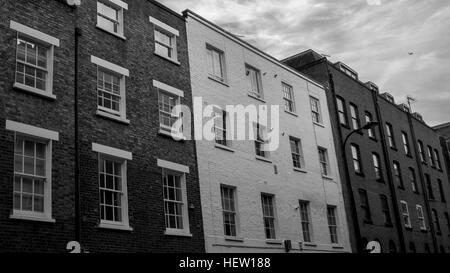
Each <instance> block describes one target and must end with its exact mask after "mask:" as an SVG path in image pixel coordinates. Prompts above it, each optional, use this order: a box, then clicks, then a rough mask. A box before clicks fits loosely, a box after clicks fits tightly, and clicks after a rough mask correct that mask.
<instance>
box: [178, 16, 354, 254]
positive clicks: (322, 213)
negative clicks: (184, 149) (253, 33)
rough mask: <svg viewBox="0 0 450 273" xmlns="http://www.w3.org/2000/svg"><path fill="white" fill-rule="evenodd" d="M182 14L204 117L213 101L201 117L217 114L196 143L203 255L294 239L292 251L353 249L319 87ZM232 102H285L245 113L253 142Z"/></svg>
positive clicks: (270, 248) (264, 248) (267, 247)
mask: <svg viewBox="0 0 450 273" xmlns="http://www.w3.org/2000/svg"><path fill="white" fill-rule="evenodd" d="M184 14H185V17H186V18H187V19H186V20H187V32H188V44H189V57H190V65H191V83H192V94H193V96H194V100H197V99H200V98H201V101H200V103H201V105H198V106H199V107H203V108H204V109H205V110H204V112H205V113H206V112H208V111H207V110H206V109H207V107H208V106H210V105H215V106H214V107H213V108H212V109H209V110H210V112H211V113H209V114H208V117H209V118H207V117H205V118H204V119H203V122H204V123H205V125H206V123H207V122H209V121H210V120H211V118H212V117H214V119H215V121H214V127H213V130H214V135H213V137H212V139H211V141H208V140H197V154H198V156H197V157H198V164H199V167H198V168H199V179H200V189H201V198H202V206H203V208H202V211H203V223H204V229H205V244H206V251H207V252H286V248H285V246H286V244H289V243H290V246H291V247H292V249H290V252H296V253H299V252H349V251H350V250H351V249H350V242H349V239H348V237H349V235H348V230H347V221H346V212H345V210H344V206H343V199H342V189H341V183H340V181H341V180H340V175H339V170H338V166H337V159H336V156H335V154H336V153H335V147H334V143H333V135H332V128H331V121H330V115H329V113H328V107H327V98H326V94H325V91H324V89H323V86H322V85H320V84H318V83H316V82H314V81H312V80H310V79H308V78H307V77H305V76H303V75H300V74H299V73H297V72H296V71H294V70H293V69H291V68H289V67H287V66H285V65H283V64H282V63H280V62H279V61H277V60H276V59H275V58H273V57H271V56H269V55H267V54H266V53H264V52H262V51H260V50H258V49H256V48H254V47H253V46H251V45H250V44H248V43H246V42H244V41H242V40H241V39H239V38H237V37H236V36H234V35H232V34H230V33H228V32H226V31H225V30H223V29H222V28H220V27H218V26H217V25H214V24H213V23H211V22H209V21H207V20H206V19H204V18H202V17H201V16H199V15H197V14H195V13H193V12H191V11H185V13H184ZM236 105H241V106H243V107H251V106H255V107H260V106H263V107H267V108H268V109H269V110H268V111H269V112H270V109H272V107H273V106H274V105H276V106H280V107H279V109H278V110H276V114H274V115H278V116H279V119H276V118H275V119H274V120H273V123H270V124H264V123H262V122H260V120H262V118H261V116H260V118H259V119H254V120H251V119H250V117H249V118H248V120H247V121H248V123H246V125H247V126H248V128H250V130H252V129H253V130H254V132H255V135H257V137H256V139H255V140H252V139H251V138H246V139H245V140H244V139H236V131H234V132H235V133H232V132H231V131H232V130H234V129H236V128H237V124H236V123H234V121H236V120H237V119H238V115H237V114H236V112H232V111H231V110H229V108H227V107H226V106H233V107H234V106H236ZM199 109H200V108H196V111H202V110H201V109H200V110H199ZM250 112H251V111H249V113H250ZM271 117H273V116H271ZM194 122H195V123H196V126H195V130H197V131H198V130H202V126H201V125H202V123H201V122H200V124H198V121H197V120H195V121H194ZM276 123H277V124H276ZM198 125H200V126H198ZM278 125H279V132H278V131H277V130H275V129H274V127H276V126H278ZM246 128H247V127H246ZM268 128H271V129H272V131H271V130H269V129H268ZM203 130H205V129H203ZM208 130H209V129H208ZM197 131H196V133H197ZM269 131H270V132H269ZM273 132H275V134H276V136H274V135H271V137H274V138H276V137H278V133H279V146H278V148H277V149H275V150H273V151H268V152H267V151H263V149H261V147H263V145H269V144H268V143H266V142H265V140H267V139H265V138H264V136H268V135H269V134H271V133H273ZM271 140H272V138H271ZM288 249H289V248H288Z"/></svg>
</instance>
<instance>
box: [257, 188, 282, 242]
mask: <svg viewBox="0 0 450 273" xmlns="http://www.w3.org/2000/svg"><path fill="white" fill-rule="evenodd" d="M263 196H266V197H270V198H271V201H272V212H273V215H272V216H268V215H264V204H263ZM260 197H261V208H262V211H261V212H262V216H263V228H264V237H265V239H266V241H271V240H277V238H278V237H279V234H278V233H279V228H278V216H277V203H276V200H275V195H274V194H270V193H261V195H260ZM265 218H272V219H273V232H274V233H275V234H274V235H275V237H274V238H267V234H266V225H265V221H264V220H265Z"/></svg>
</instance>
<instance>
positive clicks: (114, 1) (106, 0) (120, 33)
mask: <svg viewBox="0 0 450 273" xmlns="http://www.w3.org/2000/svg"><path fill="white" fill-rule="evenodd" d="M96 2H97V3H98V2H101V3H103V4H106V5H110V6H111V7H112V8H114V9H116V10H117V11H118V17H119V18H118V21H117V23H118V25H119V26H118V28H117V33H116V32H114V31H111V30H109V29H106V28H104V27H102V26H100V25H99V24H98V16H99V11H98V6H97V13H96V16H97V17H96V26H97V27H98V28H99V29H101V30H104V31H106V32H108V33H111V34H112V35H114V36H116V37H118V38H121V39H123V40H125V39H126V38H125V36H124V10H128V4H127V3H125V2H123V1H120V0H96ZM97 5H98V4H97Z"/></svg>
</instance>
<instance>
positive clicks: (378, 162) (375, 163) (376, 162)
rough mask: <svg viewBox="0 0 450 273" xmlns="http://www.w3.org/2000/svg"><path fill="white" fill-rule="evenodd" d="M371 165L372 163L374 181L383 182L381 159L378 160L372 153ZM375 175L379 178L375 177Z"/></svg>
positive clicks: (375, 154)
mask: <svg viewBox="0 0 450 273" xmlns="http://www.w3.org/2000/svg"><path fill="white" fill-rule="evenodd" d="M372 163H373V168H374V173H375V179H376V180H379V181H381V180H383V169H382V167H381V158H380V155H379V154H377V153H372ZM377 173H378V174H377ZM377 175H378V176H379V177H377Z"/></svg>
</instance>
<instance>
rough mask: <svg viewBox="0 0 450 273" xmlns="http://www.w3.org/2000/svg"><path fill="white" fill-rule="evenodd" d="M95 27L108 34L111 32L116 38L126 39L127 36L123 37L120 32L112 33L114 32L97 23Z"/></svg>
mask: <svg viewBox="0 0 450 273" xmlns="http://www.w3.org/2000/svg"><path fill="white" fill-rule="evenodd" d="M96 27H97V28H98V29H100V30H102V31H104V32H107V33H109V34H111V35H114V36H116V37H117V38H120V39H122V40H124V41H125V40H126V39H127V38H125V36H123V35H121V34H117V33H114V32H112V31H110V30H107V29H106V28H102V27H101V26H99V25H96Z"/></svg>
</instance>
